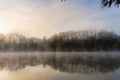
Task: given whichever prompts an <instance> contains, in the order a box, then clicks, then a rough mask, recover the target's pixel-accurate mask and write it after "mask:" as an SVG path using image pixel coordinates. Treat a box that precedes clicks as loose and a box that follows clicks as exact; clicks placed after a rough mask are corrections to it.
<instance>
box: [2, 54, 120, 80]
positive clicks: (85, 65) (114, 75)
mask: <svg viewBox="0 0 120 80" xmlns="http://www.w3.org/2000/svg"><path fill="white" fill-rule="evenodd" d="M119 75H120V55H119V52H93V53H92V52H79V53H77V52H76V53H75V52H71V53H61V52H58V53H52V52H51V53H49V52H48V53H47V52H43V53H42V52H31V53H30V52H23V53H22V52H16V53H15V52H13V53H1V54H0V80H74V79H75V80H80V79H82V80H88V79H89V80H116V79H120V77H119Z"/></svg>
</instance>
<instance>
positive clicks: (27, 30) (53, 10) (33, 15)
mask: <svg viewBox="0 0 120 80" xmlns="http://www.w3.org/2000/svg"><path fill="white" fill-rule="evenodd" d="M17 1H19V0H17ZM17 1H16V2H14V3H15V4H16V5H14V6H11V7H9V6H10V5H7V4H6V6H8V7H6V6H5V5H4V6H2V7H1V6H0V8H5V9H0V11H1V13H0V15H1V17H2V18H4V19H5V20H6V22H7V23H8V24H9V25H10V27H11V32H12V33H21V34H25V35H27V36H37V37H43V36H47V37H49V36H51V35H52V34H54V33H57V32H62V31H67V30H102V29H105V30H113V29H114V30H116V29H117V31H119V30H118V26H119V18H118V16H119V17H120V14H119V13H118V12H120V11H119V10H116V9H113V10H110V9H102V8H101V7H98V6H97V7H95V5H92V4H90V5H89V3H84V2H83V1H82V2H81V3H80V5H78V4H76V3H71V2H72V1H71V2H70V1H69V2H67V3H63V2H59V1H56V0H52V1H51V2H50V1H49V3H45V2H44V1H43V0H42V2H41V3H40V2H39V0H35V1H33V2H30V1H28V0H25V2H22V1H21V3H24V4H21V3H18V2H17ZM31 1H32V0H31ZM28 2H29V3H28ZM4 3H6V2H4ZM11 3H13V2H11ZM83 3H84V4H83ZM91 5H92V6H91ZM115 15H117V16H115ZM113 27H116V29H115V28H113Z"/></svg>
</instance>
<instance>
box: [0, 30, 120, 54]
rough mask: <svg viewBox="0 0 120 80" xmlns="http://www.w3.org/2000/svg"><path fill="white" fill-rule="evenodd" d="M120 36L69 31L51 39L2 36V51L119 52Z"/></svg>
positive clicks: (0, 47)
mask: <svg viewBox="0 0 120 80" xmlns="http://www.w3.org/2000/svg"><path fill="white" fill-rule="evenodd" d="M118 50H120V35H117V34H116V33H114V32H112V31H111V32H110V31H99V32H98V31H67V32H61V33H58V34H54V35H53V36H51V37H50V38H45V37H44V38H43V39H40V38H33V37H32V38H28V37H25V36H23V35H19V34H9V35H7V36H5V35H4V34H0V51H54V52H56V51H62V52H69V51H118Z"/></svg>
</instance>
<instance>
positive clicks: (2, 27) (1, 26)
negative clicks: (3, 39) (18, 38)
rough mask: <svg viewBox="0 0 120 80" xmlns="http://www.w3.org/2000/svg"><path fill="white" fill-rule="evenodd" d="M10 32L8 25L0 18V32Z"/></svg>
mask: <svg viewBox="0 0 120 80" xmlns="http://www.w3.org/2000/svg"><path fill="white" fill-rule="evenodd" d="M9 32H10V27H9V26H8V25H7V24H6V23H5V22H4V21H2V20H1V19H0V33H3V34H7V33H9Z"/></svg>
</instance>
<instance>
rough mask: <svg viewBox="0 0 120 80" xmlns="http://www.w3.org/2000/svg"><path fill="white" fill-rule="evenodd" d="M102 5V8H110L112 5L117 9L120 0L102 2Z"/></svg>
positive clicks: (103, 0) (104, 0)
mask: <svg viewBox="0 0 120 80" xmlns="http://www.w3.org/2000/svg"><path fill="white" fill-rule="evenodd" d="M101 3H102V5H103V6H104V7H111V6H112V4H114V5H115V6H117V7H119V4H120V0H102V2H101Z"/></svg>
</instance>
